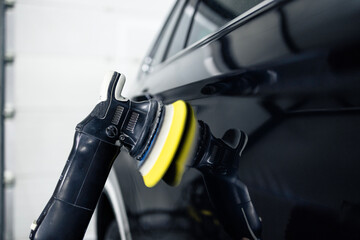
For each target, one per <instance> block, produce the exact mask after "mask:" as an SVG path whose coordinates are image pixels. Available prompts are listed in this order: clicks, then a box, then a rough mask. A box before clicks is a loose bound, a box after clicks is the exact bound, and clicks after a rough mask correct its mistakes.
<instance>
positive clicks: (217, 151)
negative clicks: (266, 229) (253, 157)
mask: <svg viewBox="0 0 360 240" xmlns="http://www.w3.org/2000/svg"><path fill="white" fill-rule="evenodd" d="M199 125H200V129H201V136H202V137H201V139H200V144H199V149H198V153H197V157H196V158H195V162H194V165H193V167H195V168H197V169H198V170H199V171H200V172H201V173H202V175H203V179H204V183H205V186H206V189H207V192H208V195H209V198H210V201H211V203H212V204H213V206H214V208H215V211H216V213H217V215H218V217H219V220H220V222H221V223H222V225H223V226H224V228H225V230H226V231H227V232H228V233H229V234H230V236H231V237H232V238H233V239H242V238H244V237H246V238H249V239H252V240H257V239H260V235H261V221H260V218H259V217H258V215H257V213H256V211H255V208H254V206H253V204H252V202H251V199H250V195H249V192H248V189H247V187H246V185H245V184H244V183H242V182H241V181H240V179H239V177H238V176H237V170H238V166H239V159H240V155H241V153H242V151H243V149H244V148H245V146H246V143H247V136H246V134H245V133H244V132H242V131H240V130H238V129H229V130H228V131H227V132H226V133H225V134H224V136H223V137H222V139H218V138H215V137H214V136H213V135H212V134H211V131H210V128H209V126H208V125H207V124H205V123H204V122H202V121H199Z"/></svg>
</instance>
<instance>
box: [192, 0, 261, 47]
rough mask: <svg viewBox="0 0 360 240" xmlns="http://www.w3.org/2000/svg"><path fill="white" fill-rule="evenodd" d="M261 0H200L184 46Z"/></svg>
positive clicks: (211, 31)
mask: <svg viewBox="0 0 360 240" xmlns="http://www.w3.org/2000/svg"><path fill="white" fill-rule="evenodd" d="M262 1H264V0H202V1H201V2H200V3H199V5H198V8H197V11H196V14H195V17H194V21H193V23H192V26H191V30H190V34H189V38H188V40H187V44H186V46H189V45H191V44H193V43H194V42H196V41H198V40H200V39H202V38H203V37H205V36H207V35H209V34H211V33H213V32H215V31H216V30H217V29H219V28H220V27H221V26H223V25H224V24H226V23H227V22H229V21H231V20H232V19H234V18H236V17H237V16H239V15H240V14H242V13H244V12H246V11H247V10H249V9H250V8H252V7H254V6H255V5H257V4H259V3H260V2H262Z"/></svg>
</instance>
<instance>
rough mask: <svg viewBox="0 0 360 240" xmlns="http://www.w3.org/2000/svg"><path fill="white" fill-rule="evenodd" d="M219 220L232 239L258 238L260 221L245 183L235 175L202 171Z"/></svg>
mask: <svg viewBox="0 0 360 240" xmlns="http://www.w3.org/2000/svg"><path fill="white" fill-rule="evenodd" d="M203 178H204V182H205V185H206V188H207V191H208V194H209V197H210V200H211V202H212V204H213V206H214V207H215V210H216V213H217V215H218V217H219V218H220V219H219V220H220V221H221V223H222V224H223V226H224V228H225V229H226V231H227V232H228V233H229V234H230V236H231V237H232V238H233V239H242V238H243V237H247V238H249V239H253V240H255V239H260V234H261V222H260V219H259V217H258V215H257V214H256V212H255V208H254V206H253V204H252V202H251V199H250V195H249V192H248V190H247V187H246V186H245V184H243V183H242V182H241V181H240V180H239V179H238V178H237V177H224V176H219V175H214V174H209V173H203Z"/></svg>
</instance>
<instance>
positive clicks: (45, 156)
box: [1, 0, 174, 240]
mask: <svg viewBox="0 0 360 240" xmlns="http://www.w3.org/2000/svg"><path fill="white" fill-rule="evenodd" d="M1 1H3V2H2V6H4V7H6V11H4V13H5V16H4V18H5V22H3V23H1V25H3V26H5V29H4V31H3V32H4V33H5V34H2V36H1V37H2V38H3V37H5V39H3V40H5V48H4V49H3V50H4V52H5V56H6V58H5V60H6V64H5V66H4V68H3V73H4V75H5V99H4V100H5V101H3V103H5V104H4V105H5V121H4V123H3V124H4V125H3V126H4V130H3V129H2V130H1V131H2V132H1V134H4V143H3V144H4V145H3V146H4V149H5V151H1V154H3V153H5V154H4V159H5V170H6V173H5V218H4V222H5V235H6V238H5V239H9V240H10V239H11V240H12V239H16V240H18V239H27V238H28V235H29V232H30V224H31V223H32V222H33V220H35V219H36V218H37V217H38V215H39V214H40V212H41V211H42V209H43V207H44V206H45V204H46V202H47V201H48V199H49V198H50V196H51V194H52V192H53V190H54V186H55V185H56V183H57V180H58V177H59V176H60V173H61V170H62V168H63V167H64V164H65V161H66V159H67V157H68V154H69V151H70V149H71V145H72V140H73V134H74V129H75V126H76V124H77V123H78V122H80V121H81V120H82V119H83V118H85V117H86V115H87V114H88V113H89V112H90V111H91V110H92V108H93V106H95V104H96V102H97V100H98V95H99V91H100V86H101V82H102V79H103V76H104V74H105V73H106V72H107V71H109V70H117V71H120V72H122V73H124V74H125V75H126V76H127V84H126V86H125V89H124V95H126V91H127V89H128V88H129V87H131V84H132V81H133V80H135V78H136V74H137V71H138V69H139V65H140V63H141V60H142V58H143V57H144V56H145V54H146V51H147V49H148V48H149V47H150V44H151V42H152V41H153V40H154V38H155V36H156V34H157V33H158V32H159V30H160V29H159V28H160V27H161V24H162V23H163V22H164V20H165V18H166V16H167V14H168V13H169V11H170V9H171V6H172V5H173V3H174V1H173V0H172V1H169V0H155V1H146V0H133V1H122V0H103V1H94V0H16V1H15V2H13V1H5V0H1ZM1 21H2V20H1ZM4 24H5V25H4ZM1 87H3V86H1ZM85 239H95V232H94V226H93V224H90V226H89V228H88V231H87V234H86V237H85Z"/></svg>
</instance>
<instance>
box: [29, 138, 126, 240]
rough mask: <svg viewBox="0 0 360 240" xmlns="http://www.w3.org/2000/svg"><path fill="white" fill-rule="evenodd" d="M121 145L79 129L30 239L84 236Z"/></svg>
mask: <svg viewBox="0 0 360 240" xmlns="http://www.w3.org/2000/svg"><path fill="white" fill-rule="evenodd" d="M119 152H120V147H119V146H116V145H113V144H110V143H107V142H104V141H102V140H100V139H98V138H95V137H93V136H90V135H87V134H85V133H82V132H78V131H76V133H75V137H74V144H73V147H72V150H71V153H70V156H69V158H68V160H67V162H66V165H65V167H64V169H63V171H62V174H61V176H60V178H59V181H58V183H57V186H56V188H55V191H54V193H53V195H52V197H51V198H50V200H49V202H48V204H47V205H46V207H45V209H44V210H43V211H42V213H41V215H40V217H39V218H38V220H37V221H36V222H34V224H33V226H32V230H31V233H30V239H34V240H40V239H41V240H48V239H52V240H56V239H59V240H60V239H70V240H72V239H74V240H76V239H83V237H84V234H85V231H86V228H87V226H88V224H89V221H90V219H91V216H92V214H93V212H94V210H95V207H96V204H97V201H98V199H99V197H100V195H101V192H102V189H103V188H104V185H105V182H106V179H107V177H108V175H109V172H110V169H111V166H112V164H113V161H114V160H115V158H116V156H117V155H118V154H119Z"/></svg>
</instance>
